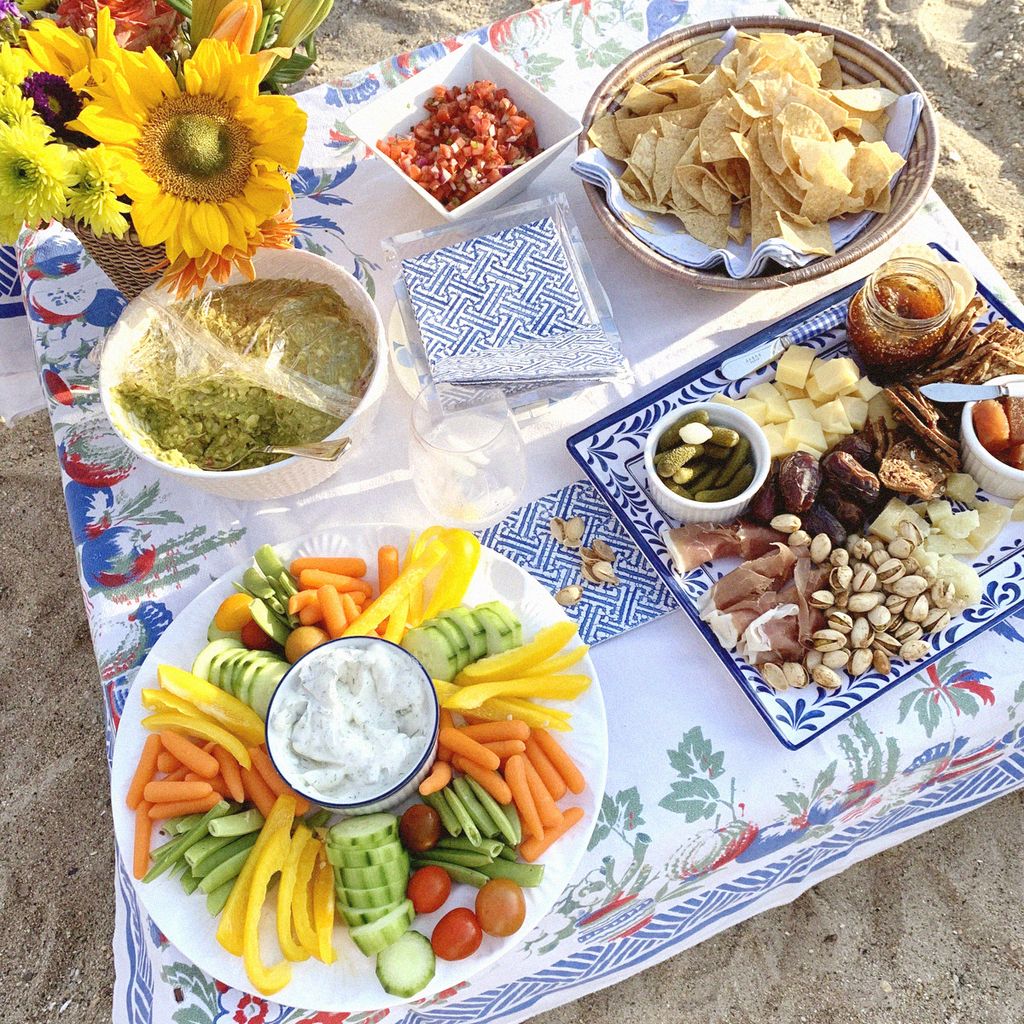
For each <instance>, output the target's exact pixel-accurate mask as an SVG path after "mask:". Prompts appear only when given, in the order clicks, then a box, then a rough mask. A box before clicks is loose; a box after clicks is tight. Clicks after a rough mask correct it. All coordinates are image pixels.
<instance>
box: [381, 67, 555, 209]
mask: <svg viewBox="0 0 1024 1024" xmlns="http://www.w3.org/2000/svg"><path fill="white" fill-rule="evenodd" d="M424 106H425V107H426V109H427V111H428V116H427V117H425V118H424V119H423V120H422V121H420V122H419V123H418V124H416V125H413V127H412V133H411V135H408V136H398V135H392V136H389V137H388V138H387V139H384V140H382V141H380V142H378V143H377V145H378V147H379V148H380V151H381V152H382V153H383V154H384V155H385V156H387V157H390V158H391V159H392V160H394V162H395V163H396V164H398V166H399V167H400V168H401V169H402V171H403V172H404V173H405V174H407V175H408V176H409V177H410V178H412V180H413V181H415V182H416V183H417V184H418V185H420V186H421V187H422V188H425V189H426V190H427V191H428V192H429V193H430V194H431V195H432V196H433V197H434V198H435V199H436V200H437V201H438V202H439V203H440V204H441V205H442V206H444V208H445V209H446V210H454V209H455V208H456V207H457V206H461V205H462V204H463V203H464V202H466V201H467V200H469V199H472V198H473V196H475V195H478V194H479V193H480V192H483V191H484V189H486V188H487V187H488V186H490V185H493V184H494V183H495V182H496V181H500V180H501V179H502V178H503V177H504V176H505V175H506V174H508V173H509V172H511V171H512V170H514V169H515V168H516V167H519V166H520V165H521V164H524V163H526V161H527V160H529V159H530V157H533V156H536V155H537V153H539V152H540V146H539V144H538V142H537V132H536V127H535V125H534V123H533V118H532V117H530V116H529V115H528V114H525V113H523V112H522V111H521V110H519V108H518V107H517V106H516V105H515V104H514V103H513V102H512V100H511V99H509V95H508V90H507V89H499V88H498V87H497V86H496V85H495V84H494V82H487V81H479V82H470V83H469V85H467V86H466V87H465V88H462V87H460V86H453V87H452V88H450V89H446V88H445V87H444V86H442V85H439V86H436V87H435V89H434V95H433V96H432V97H431V98H430V99H429V100H427V101H426V103H425V104H424Z"/></svg>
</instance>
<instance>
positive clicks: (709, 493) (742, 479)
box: [694, 462, 754, 501]
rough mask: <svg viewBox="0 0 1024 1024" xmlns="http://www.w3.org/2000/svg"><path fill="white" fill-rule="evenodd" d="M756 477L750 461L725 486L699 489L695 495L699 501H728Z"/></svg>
mask: <svg viewBox="0 0 1024 1024" xmlns="http://www.w3.org/2000/svg"><path fill="white" fill-rule="evenodd" d="M753 479H754V467H753V466H752V465H751V464H750V463H749V462H748V463H745V464H744V465H742V466H740V468H739V470H738V471H737V472H736V474H735V475H734V476H733V478H732V480H730V481H729V483H727V484H726V485H725V486H724V487H715V488H712V489H711V490H706V491H697V493H696V494H695V495H694V497H695V498H696V499H697V501H728V500H729V499H730V498H735V497H736V495H737V494H740V493H742V492H743V491H744V490H746V488H747V487H749V486H750V481H751V480H753Z"/></svg>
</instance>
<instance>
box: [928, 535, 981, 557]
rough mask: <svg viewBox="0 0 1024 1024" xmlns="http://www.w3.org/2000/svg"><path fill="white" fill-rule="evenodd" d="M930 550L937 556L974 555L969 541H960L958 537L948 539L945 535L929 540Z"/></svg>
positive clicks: (935, 536)
mask: <svg viewBox="0 0 1024 1024" xmlns="http://www.w3.org/2000/svg"><path fill="white" fill-rule="evenodd" d="M928 550H929V551H931V552H932V553H933V554H935V555H970V554H973V553H974V548H973V547H971V542H970V541H969V540H966V539H964V540H960V539H959V538H957V537H947V536H946V535H945V534H944V533H937V534H934V535H933V536H931V537H929V538H928Z"/></svg>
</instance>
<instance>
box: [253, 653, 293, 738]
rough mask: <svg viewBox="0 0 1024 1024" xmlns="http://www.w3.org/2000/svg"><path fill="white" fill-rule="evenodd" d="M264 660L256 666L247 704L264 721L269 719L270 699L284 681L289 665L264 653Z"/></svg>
mask: <svg viewBox="0 0 1024 1024" xmlns="http://www.w3.org/2000/svg"><path fill="white" fill-rule="evenodd" d="M263 653H264V657H263V660H262V661H261V662H260V663H259V664H258V665H257V666H256V670H255V673H254V674H253V677H252V680H251V683H252V685H251V687H250V691H249V699H248V700H247V701H246V703H247V704H248V705H249V707H251V708H252V709H253V711H255V712H256V714H257V715H259V716H260V718H262V719H263V720H264V721H266V719H267V709H268V708H269V707H270V698H271V697H273V696H274V691H275V690H276V689H277V684H278V683H279V682H281V680H282V679H284V676H285V673H286V672H287V671H288V668H289V665H288V662H287V661H283V660H282V659H281V658H277V657H274V656H273V655H270V654H267V652H266V651H264V652H263Z"/></svg>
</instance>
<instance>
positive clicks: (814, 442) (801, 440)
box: [786, 418, 828, 452]
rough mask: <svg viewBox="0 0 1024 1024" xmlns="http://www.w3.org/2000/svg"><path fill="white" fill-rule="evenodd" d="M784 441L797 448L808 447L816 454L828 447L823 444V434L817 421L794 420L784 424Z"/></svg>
mask: <svg viewBox="0 0 1024 1024" xmlns="http://www.w3.org/2000/svg"><path fill="white" fill-rule="evenodd" d="M786 440H787V441H789V442H790V443H791V444H793V445H794V446H795V447H797V448H799V446H800V445H801V444H805V445H808V446H809V447H811V448H814V449H815V450H817V451H818V452H823V451H824V450H825V449H826V448H827V447H828V445H827V444H826V443H825V432H824V431H823V430H822V429H821V424H820V423H819V422H818V421H817V420H812V419H803V418H796V419H792V420H790V421H789V422H788V423H787V424H786Z"/></svg>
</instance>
